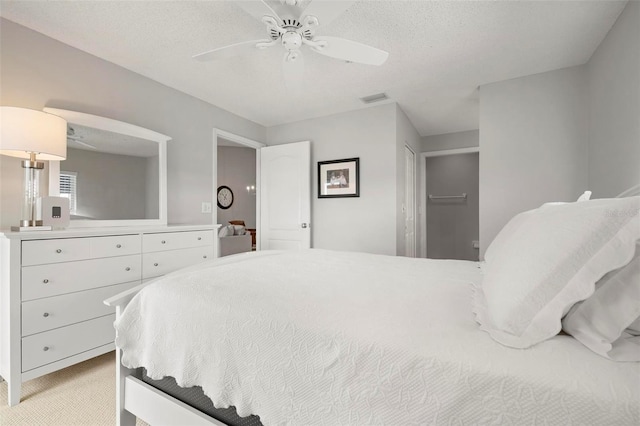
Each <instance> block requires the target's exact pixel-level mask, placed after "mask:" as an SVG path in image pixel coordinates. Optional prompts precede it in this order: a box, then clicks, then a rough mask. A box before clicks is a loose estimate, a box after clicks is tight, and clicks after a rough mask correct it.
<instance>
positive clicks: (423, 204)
mask: <svg viewBox="0 0 640 426" xmlns="http://www.w3.org/2000/svg"><path fill="white" fill-rule="evenodd" d="M473 153H480V147H479V146H474V147H470V148H457V149H443V150H440V151H429V152H421V153H420V181H421V182H422V184H423V187H422V190H421V191H420V211H421V212H423V214H422V216H421V217H420V225H421V226H420V257H424V258H426V257H427V158H428V157H442V156H444V155H458V154H473Z"/></svg>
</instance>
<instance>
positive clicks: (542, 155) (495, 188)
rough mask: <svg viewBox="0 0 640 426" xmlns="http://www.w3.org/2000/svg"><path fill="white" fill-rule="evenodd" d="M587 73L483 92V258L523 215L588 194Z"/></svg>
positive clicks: (571, 71)
mask: <svg viewBox="0 0 640 426" xmlns="http://www.w3.org/2000/svg"><path fill="white" fill-rule="evenodd" d="M585 87H586V70H585V67H584V66H579V67H572V68H566V69H561V70H557V71H551V72H546V73H541V74H535V75H531V76H527V77H522V78H517V79H513V80H507V81H502V82H498V83H492V84H487V85H484V86H482V87H480V152H481V155H480V256H481V258H482V256H483V255H484V251H485V250H486V248H487V246H488V245H489V243H490V242H491V241H492V240H493V238H494V237H495V235H496V234H497V233H498V231H499V230H500V229H501V228H502V227H503V226H504V225H505V224H506V222H507V221H508V220H509V219H510V218H511V217H513V216H514V215H515V214H517V213H519V212H522V211H525V210H529V209H532V208H536V207H538V206H540V205H541V204H543V203H545V202H547V201H572V200H575V199H576V198H577V197H578V196H579V195H580V194H581V193H582V192H583V191H584V190H586V189H587V136H588V132H587V116H588V108H587V104H588V96H587V91H586V90H585Z"/></svg>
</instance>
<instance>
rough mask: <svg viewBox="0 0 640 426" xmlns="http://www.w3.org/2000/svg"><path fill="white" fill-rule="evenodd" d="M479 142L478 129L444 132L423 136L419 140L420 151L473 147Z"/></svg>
mask: <svg viewBox="0 0 640 426" xmlns="http://www.w3.org/2000/svg"><path fill="white" fill-rule="evenodd" d="M479 144H480V131H478V130H468V131H466V132H455V133H446V134H444V135H433V136H425V137H423V138H422V141H421V152H431V151H443V150H447V149H460V148H475V147H477V146H479Z"/></svg>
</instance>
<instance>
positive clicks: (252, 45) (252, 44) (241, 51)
mask: <svg viewBox="0 0 640 426" xmlns="http://www.w3.org/2000/svg"><path fill="white" fill-rule="evenodd" d="M262 43H266V44H271V43H272V41H271V40H251V41H243V42H241V43H236V44H232V45H230V46H225V47H219V48H217V49H213V50H209V51H208V52H204V53H200V54H198V55H194V56H193V59H195V60H198V61H203V62H204V61H215V60H219V59H227V58H232V57H234V56H239V55H246V54H249V53H251V52H255V51H256V50H258V49H259V47H258V46H257V45H258V44H262ZM262 47H266V46H264V45H262Z"/></svg>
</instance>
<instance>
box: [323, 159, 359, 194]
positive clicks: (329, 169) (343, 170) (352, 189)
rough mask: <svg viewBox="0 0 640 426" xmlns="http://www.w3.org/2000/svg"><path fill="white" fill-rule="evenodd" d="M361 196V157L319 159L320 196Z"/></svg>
mask: <svg viewBox="0 0 640 426" xmlns="http://www.w3.org/2000/svg"><path fill="white" fill-rule="evenodd" d="M359 196H360V158H346V159H343V160H332V161H318V198H341V197H359Z"/></svg>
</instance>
